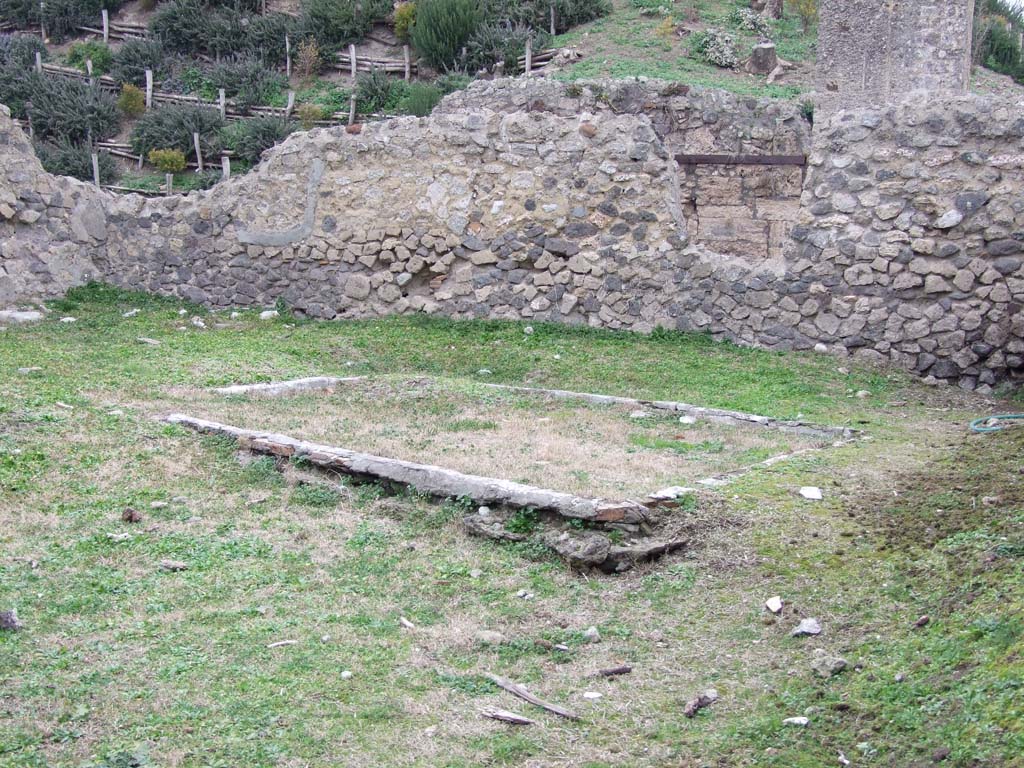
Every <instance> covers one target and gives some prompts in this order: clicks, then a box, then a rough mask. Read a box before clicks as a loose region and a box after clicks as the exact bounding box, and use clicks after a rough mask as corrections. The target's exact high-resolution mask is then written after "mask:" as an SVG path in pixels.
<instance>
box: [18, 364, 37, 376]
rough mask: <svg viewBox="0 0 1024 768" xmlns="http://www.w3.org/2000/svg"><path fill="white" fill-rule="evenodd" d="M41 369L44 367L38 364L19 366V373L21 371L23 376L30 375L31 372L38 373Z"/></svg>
mask: <svg viewBox="0 0 1024 768" xmlns="http://www.w3.org/2000/svg"><path fill="white" fill-rule="evenodd" d="M41 370H43V369H42V368H40V367H39V366H38V365H32V366H29V367H28V368H19V369H18V373H20V374H21V375H22V376H28V375H29V374H30V373H37V372H38V371H41Z"/></svg>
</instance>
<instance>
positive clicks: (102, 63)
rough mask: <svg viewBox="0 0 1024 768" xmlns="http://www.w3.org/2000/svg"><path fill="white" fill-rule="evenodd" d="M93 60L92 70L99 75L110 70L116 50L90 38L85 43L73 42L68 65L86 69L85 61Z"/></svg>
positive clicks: (69, 51)
mask: <svg viewBox="0 0 1024 768" xmlns="http://www.w3.org/2000/svg"><path fill="white" fill-rule="evenodd" d="M90 59H91V60H92V71H93V74H94V75H96V76H97V77H98V76H99V75H105V74H106V73H107V72H109V71H110V67H111V65H112V64H113V62H114V52H113V51H111V50H110V48H109V47H108V46H106V45H104V44H103V43H97V42H95V41H93V40H90V41H88V42H85V43H73V44H72V45H71V48H69V49H68V57H67V62H68V66H71V67H75V68H76V69H80V70H82V71H83V72H85V71H86V66H85V62H86V61H89V60H90Z"/></svg>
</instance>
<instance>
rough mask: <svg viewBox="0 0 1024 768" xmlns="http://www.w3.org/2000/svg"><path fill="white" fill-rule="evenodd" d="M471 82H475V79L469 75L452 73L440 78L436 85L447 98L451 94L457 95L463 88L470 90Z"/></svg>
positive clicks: (435, 82)
mask: <svg viewBox="0 0 1024 768" xmlns="http://www.w3.org/2000/svg"><path fill="white" fill-rule="evenodd" d="M471 82H473V78H471V77H470V76H469V75H467V74H464V73H462V72H451V73H449V74H446V75H441V76H439V77H438V78H437V79H436V80H435V81H434V85H436V86H437V87H438V89H439V90H440V91H441V94H442V95H443V96H447V95H448V94H449V93H455V92H456V91H461V90H462V89H463V88H468V87H469V84H470V83H471Z"/></svg>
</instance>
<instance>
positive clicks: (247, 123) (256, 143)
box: [223, 117, 296, 165]
mask: <svg viewBox="0 0 1024 768" xmlns="http://www.w3.org/2000/svg"><path fill="white" fill-rule="evenodd" d="M295 130H296V126H295V124H294V123H292V122H290V121H289V120H285V119H284V118H283V117H257V118H253V119H252V120H239V121H238V122H235V123H232V124H231V125H229V126H228V127H227V128H225V129H224V131H223V140H224V145H225V146H226V147H227V148H228V149H230V150H231V151H232V152H234V153H235V157H236V158H238V159H239V160H241V161H243V162H246V163H249V164H250V165H256V164H257V163H258V162H259V161H260V156H261V155H262V154H263V153H264V152H265V151H266V150H268V149H270V148H271V147H272V146H274V145H275V144H280V143H281V142H282V141H284V140H285V139H286V138H287V137H288V135H289V134H291V133H292V132H294V131H295Z"/></svg>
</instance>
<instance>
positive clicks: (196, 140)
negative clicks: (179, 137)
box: [192, 131, 203, 173]
mask: <svg viewBox="0 0 1024 768" xmlns="http://www.w3.org/2000/svg"><path fill="white" fill-rule="evenodd" d="M192 143H193V144H194V145H195V148H196V165H198V166H199V172H200V173H202V172H203V150H202V148H201V147H200V146H199V132H198V131H193V132H192Z"/></svg>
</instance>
